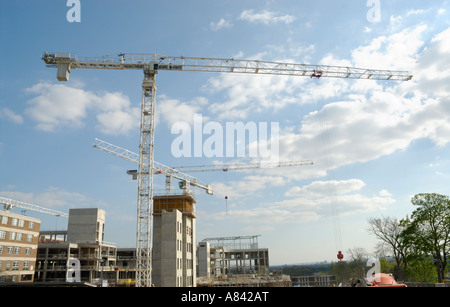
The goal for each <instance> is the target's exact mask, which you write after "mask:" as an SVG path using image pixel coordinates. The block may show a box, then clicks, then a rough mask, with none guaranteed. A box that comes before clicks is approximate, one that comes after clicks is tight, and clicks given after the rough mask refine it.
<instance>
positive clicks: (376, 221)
mask: <svg viewBox="0 0 450 307" xmlns="http://www.w3.org/2000/svg"><path fill="white" fill-rule="evenodd" d="M403 229H404V228H403V227H402V226H401V224H400V222H399V221H398V220H397V219H395V218H392V217H381V218H370V219H369V229H368V231H369V232H370V233H372V234H373V235H375V237H376V238H377V239H379V240H380V241H381V245H382V247H383V249H384V250H385V251H387V252H390V253H392V257H393V258H394V260H395V262H396V264H397V272H395V275H397V278H398V279H401V280H404V279H405V272H406V268H407V261H406V257H407V255H408V245H407V244H405V240H403V236H402V232H403ZM379 246H380V245H379Z"/></svg>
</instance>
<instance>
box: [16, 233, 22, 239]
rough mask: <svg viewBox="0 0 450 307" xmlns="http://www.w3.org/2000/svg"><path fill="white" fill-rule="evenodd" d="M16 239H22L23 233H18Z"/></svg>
mask: <svg viewBox="0 0 450 307" xmlns="http://www.w3.org/2000/svg"><path fill="white" fill-rule="evenodd" d="M16 240H17V241H22V234H21V233H20V232H18V233H17V236H16Z"/></svg>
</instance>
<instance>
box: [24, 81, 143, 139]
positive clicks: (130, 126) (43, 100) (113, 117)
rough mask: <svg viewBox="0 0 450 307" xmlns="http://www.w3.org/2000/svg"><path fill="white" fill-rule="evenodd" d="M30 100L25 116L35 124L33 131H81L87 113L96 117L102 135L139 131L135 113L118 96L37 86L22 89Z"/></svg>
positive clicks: (115, 94)
mask: <svg viewBox="0 0 450 307" xmlns="http://www.w3.org/2000/svg"><path fill="white" fill-rule="evenodd" d="M26 93H27V94H29V95H31V96H33V97H32V98H31V99H29V100H28V101H27V105H28V107H27V108H26V110H25V114H26V115H28V116H29V117H31V118H32V119H33V120H35V121H36V122H37V124H36V128H37V129H39V130H43V131H49V132H51V131H56V130H57V129H59V128H62V127H67V128H81V127H83V126H84V125H85V120H86V118H87V116H88V112H90V111H93V112H94V113H95V114H96V117H97V121H98V125H97V128H98V129H99V130H100V131H101V132H103V133H105V134H128V133H129V132H130V131H132V130H135V129H138V127H139V109H138V108H136V107H132V106H131V103H130V100H129V98H128V97H127V96H125V95H123V94H122V93H119V92H115V93H108V92H106V93H104V94H103V95H101V94H95V93H93V92H90V91H86V90H84V89H82V88H77V87H70V86H67V85H65V84H52V83H45V82H41V83H38V84H35V85H33V86H32V87H30V88H27V89H26Z"/></svg>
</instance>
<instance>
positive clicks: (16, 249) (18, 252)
mask: <svg viewBox="0 0 450 307" xmlns="http://www.w3.org/2000/svg"><path fill="white" fill-rule="evenodd" d="M14 255H20V247H18V246H17V247H15V248H14Z"/></svg>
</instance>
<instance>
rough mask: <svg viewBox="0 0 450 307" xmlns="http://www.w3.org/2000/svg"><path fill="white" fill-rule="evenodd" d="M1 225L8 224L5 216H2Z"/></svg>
mask: <svg viewBox="0 0 450 307" xmlns="http://www.w3.org/2000/svg"><path fill="white" fill-rule="evenodd" d="M2 224H4V225H6V224H8V217H7V216H2Z"/></svg>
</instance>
